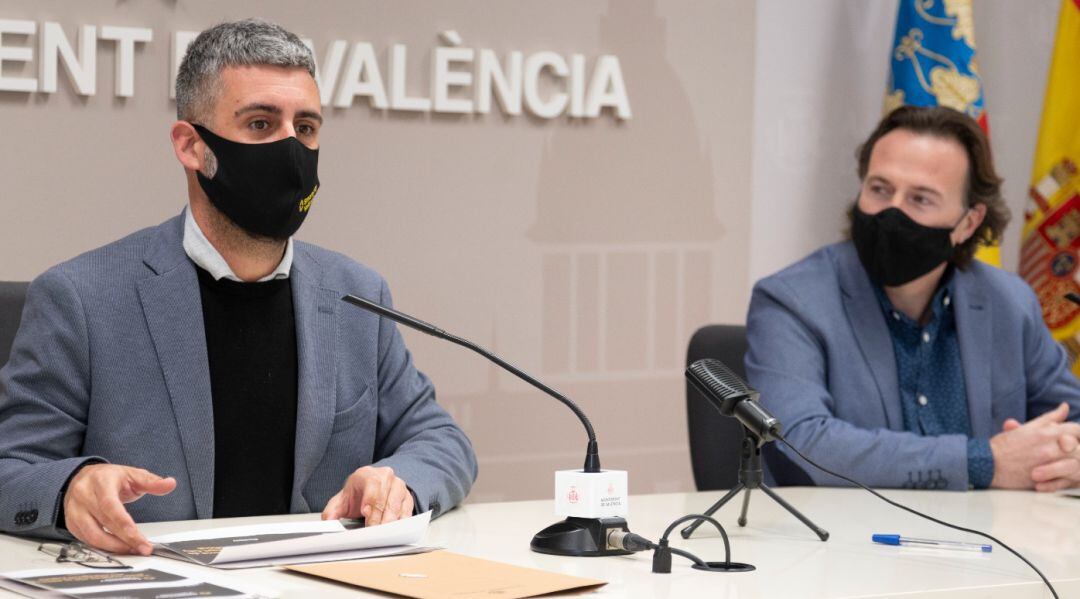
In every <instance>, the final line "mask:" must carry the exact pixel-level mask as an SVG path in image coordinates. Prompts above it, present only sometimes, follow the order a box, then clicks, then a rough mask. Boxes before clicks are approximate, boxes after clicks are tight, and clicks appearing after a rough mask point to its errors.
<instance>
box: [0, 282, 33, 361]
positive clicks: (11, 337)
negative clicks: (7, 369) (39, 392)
mask: <svg viewBox="0 0 1080 599" xmlns="http://www.w3.org/2000/svg"><path fill="white" fill-rule="evenodd" d="M29 286H30V284H29V283H8V282H3V281H0V368H2V367H3V366H4V364H7V361H8V356H9V355H11V344H12V342H13V341H15V333H16V332H17V331H18V330H19V321H20V320H21V319H22V310H23V304H25V303H26V289H27V287H29Z"/></svg>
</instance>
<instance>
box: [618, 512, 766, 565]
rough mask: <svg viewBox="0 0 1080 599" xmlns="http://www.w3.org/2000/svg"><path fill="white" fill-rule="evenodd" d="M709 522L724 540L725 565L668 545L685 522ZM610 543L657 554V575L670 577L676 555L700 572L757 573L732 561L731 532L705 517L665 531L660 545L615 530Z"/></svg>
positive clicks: (698, 516)
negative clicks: (670, 538) (672, 560)
mask: <svg viewBox="0 0 1080 599" xmlns="http://www.w3.org/2000/svg"><path fill="white" fill-rule="evenodd" d="M691 520H693V521H705V522H708V523H709V524H712V525H713V526H715V527H716V529H717V530H718V531H720V538H722V539H723V541H724V561H722V562H706V561H705V560H703V559H701V558H700V557H698V556H696V555H694V554H693V553H690V552H689V551H684V550H682V549H679V548H677V547H672V546H671V545H670V544H669V542H668V537H669V536H671V533H672V531H674V530H675V527H677V526H678V525H680V524H682V523H683V522H689V521H691ZM608 543H609V544H611V545H614V546H616V547H619V548H621V549H625V550H626V551H633V552H639V551H647V550H652V552H653V563H652V571H653V573H655V574H670V573H671V556H672V554H674V555H678V556H681V557H685V558H686V559H688V560H690V561H692V562H694V565H693V568H694V569H696V570H705V571H707V572H749V571H751V570H754V566H751V565H749V564H743V563H739V562H733V561H731V541H730V540H729V539H728V535H727V531H726V530H724V527H723V525H721V524H720V522H718V521H717V520H716V519H714V518H711V517H709V516H705V515H702V514H689V515H687V516H683V517H681V518H679V519H677V520H675V521H674V522H672V523H671V524H669V525H668V527H667V530H665V531H664V534H663V536H661V537H660V542H659V543H654V542H652V541H651V540H649V539H647V538H645V537H643V536H641V535H639V534H636V533H632V532H627V531H624V530H615V529H613V530H611V531H610V532H609V533H608Z"/></svg>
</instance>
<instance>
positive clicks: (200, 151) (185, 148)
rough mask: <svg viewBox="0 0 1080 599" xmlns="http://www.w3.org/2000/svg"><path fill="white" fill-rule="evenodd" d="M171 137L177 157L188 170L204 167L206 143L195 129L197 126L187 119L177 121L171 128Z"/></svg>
mask: <svg viewBox="0 0 1080 599" xmlns="http://www.w3.org/2000/svg"><path fill="white" fill-rule="evenodd" d="M169 139H170V140H171V141H172V145H173V151H174V152H176V159H177V160H178V161H180V164H181V165H183V167H184V168H185V169H187V170H191V171H197V170H199V169H201V168H202V164H203V156H204V154H205V153H206V144H204V143H203V140H202V138H200V137H199V134H198V133H197V132H196V131H195V127H193V126H192V125H191V123H189V122H187V121H176V122H175V123H173V124H172V127H171V128H170V129H169Z"/></svg>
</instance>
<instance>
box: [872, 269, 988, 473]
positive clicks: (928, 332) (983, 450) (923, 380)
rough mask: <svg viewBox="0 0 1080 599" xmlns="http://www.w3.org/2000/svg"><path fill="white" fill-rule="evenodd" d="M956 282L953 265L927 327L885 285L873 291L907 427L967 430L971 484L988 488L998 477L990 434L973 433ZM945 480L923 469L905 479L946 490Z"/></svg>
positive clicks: (931, 431) (931, 432) (930, 431)
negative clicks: (895, 303) (893, 298)
mask: <svg viewBox="0 0 1080 599" xmlns="http://www.w3.org/2000/svg"><path fill="white" fill-rule="evenodd" d="M952 287H953V285H952V271H951V270H950V271H947V272H946V274H945V281H944V284H942V285H941V286H940V287H938V290H937V292H936V293H935V294H934V298H933V299H932V300H931V302H930V306H931V312H932V315H931V317H930V321H929V322H928V323H926V325H925V326H920V325H919V323H917V322H915V321H914V320H912V319H911V318H908V316H907V315H906V314H904V313H902V312H900V311H899V310H897V309H895V308H894V307H893V305H892V302H890V301H889V298H888V296H887V295H885V291H884V290H883V289H881V288H880V287H878V286H875V287H874V290H875V291H876V292H877V296H878V299H879V300H880V302H881V307H882V309H883V310H884V311H885V320H886V322H888V324H889V335H890V337H892V344H893V351H894V353H895V354H896V372H897V375H898V377H899V383H900V404H901V406H902V408H903V414H904V428H905V429H906V430H909V431H911V432H913V433H917V434H920V435H926V436H937V435H949V434H960V435H967V437H968V442H967V458H968V485H969V486H970V487H973V488H976V489H985V488H987V487H989V486H990V481H991V480H992V479H993V477H994V457H993V454H992V453H991V452H990V441H989V440H988V439H973V438H971V419H970V418H969V416H968V405H967V393H966V387H965V385H964V368H963V364H962V363H961V361H960V344H959V341H958V339H957V336H956V318H955V316H954V314H953V309H952V299H951V296H952ZM909 478H910V475H909ZM945 485H946V483H945V481H944V480H942V479H941V473H940V472H938V473H937V477H936V478H935V477H930V478H929V479H927V480H923V479H922V474H921V473H920V474H919V479H918V480H908V481H907V483H905V486H908V487H913V488H929V489H937V488H942V489H943V488H945Z"/></svg>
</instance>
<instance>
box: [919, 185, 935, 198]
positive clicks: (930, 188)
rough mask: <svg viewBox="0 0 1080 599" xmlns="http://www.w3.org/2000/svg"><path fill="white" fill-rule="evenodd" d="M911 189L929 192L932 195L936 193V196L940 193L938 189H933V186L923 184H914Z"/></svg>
mask: <svg viewBox="0 0 1080 599" xmlns="http://www.w3.org/2000/svg"><path fill="white" fill-rule="evenodd" d="M912 189H914V190H915V191H921V192H923V193H930V194H933V195H936V196H940V195H941V192H940V191H938V190H936V189H934V188H933V187H927V186H925V185H916V186H915V187H913V188H912Z"/></svg>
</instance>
